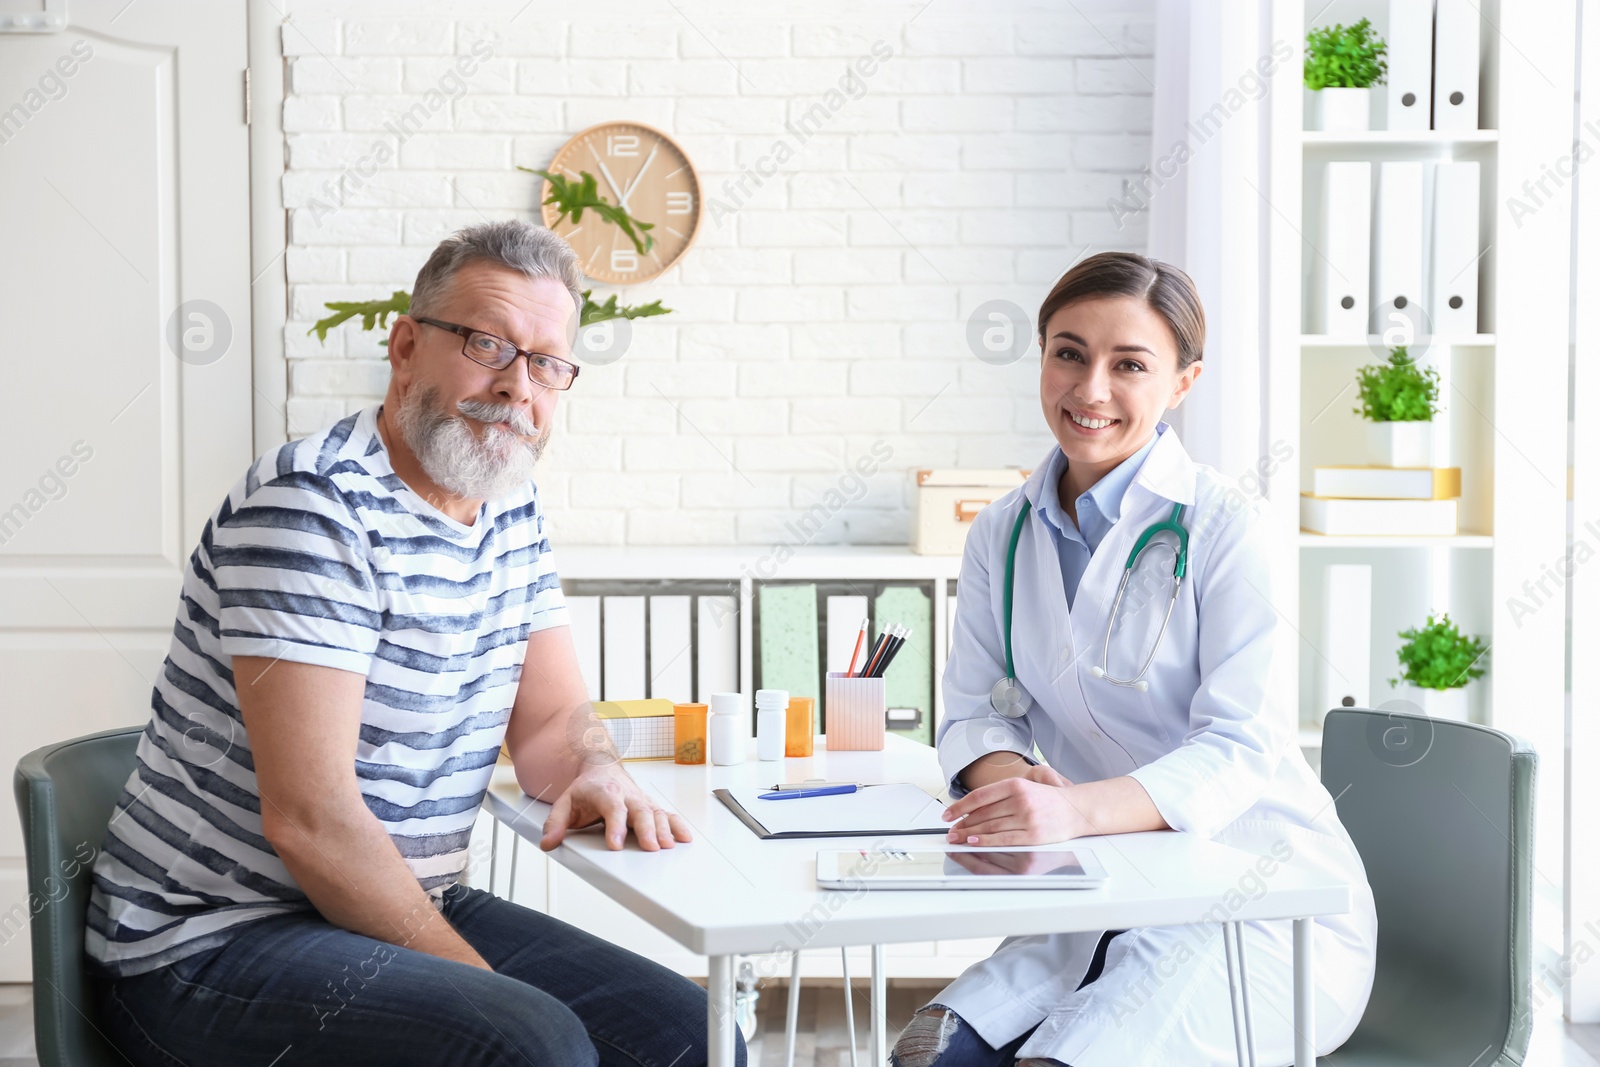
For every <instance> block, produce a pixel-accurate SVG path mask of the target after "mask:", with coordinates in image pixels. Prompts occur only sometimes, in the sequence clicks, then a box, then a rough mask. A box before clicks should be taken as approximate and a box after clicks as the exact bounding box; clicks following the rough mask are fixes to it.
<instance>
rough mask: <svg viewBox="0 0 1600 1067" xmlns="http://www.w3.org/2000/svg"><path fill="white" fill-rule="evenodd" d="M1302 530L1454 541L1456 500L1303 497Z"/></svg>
mask: <svg viewBox="0 0 1600 1067" xmlns="http://www.w3.org/2000/svg"><path fill="white" fill-rule="evenodd" d="M1300 528H1301V529H1302V530H1306V531H1308V532H1310V533H1319V534H1328V535H1332V536H1352V537H1386V536H1399V537H1454V536H1455V535H1456V501H1454V500H1347V499H1339V498H1335V497H1322V496H1312V495H1311V494H1310V493H1302V494H1300Z"/></svg>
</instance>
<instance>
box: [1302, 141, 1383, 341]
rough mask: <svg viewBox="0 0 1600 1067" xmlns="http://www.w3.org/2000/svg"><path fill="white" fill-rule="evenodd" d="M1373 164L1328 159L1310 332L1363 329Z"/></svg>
mask: <svg viewBox="0 0 1600 1067" xmlns="http://www.w3.org/2000/svg"><path fill="white" fill-rule="evenodd" d="M1371 219H1372V164H1371V163H1366V162H1360V163H1356V162H1336V163H1329V164H1328V169H1327V177H1326V180H1325V181H1324V183H1323V190H1322V234H1321V238H1322V248H1323V256H1322V257H1320V258H1319V260H1318V261H1317V263H1316V265H1315V269H1316V270H1318V271H1319V277H1320V284H1319V286H1318V294H1317V299H1316V302H1315V303H1314V305H1313V307H1314V308H1315V310H1316V312H1317V315H1316V320H1317V321H1315V322H1314V323H1313V324H1312V330H1313V331H1320V332H1322V333H1325V334H1329V335H1333V336H1340V337H1365V336H1366V333H1367V319H1368V318H1369V311H1368V308H1369V307H1370V305H1369V304H1368V291H1367V290H1368V277H1369V272H1370V266H1369V264H1370V262H1371V244H1370V235H1371Z"/></svg>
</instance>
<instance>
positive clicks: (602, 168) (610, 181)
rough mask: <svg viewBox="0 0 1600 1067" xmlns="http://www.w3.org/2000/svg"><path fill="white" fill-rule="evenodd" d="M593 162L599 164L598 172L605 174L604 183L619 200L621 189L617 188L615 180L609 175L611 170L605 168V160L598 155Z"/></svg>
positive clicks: (619, 205)
mask: <svg viewBox="0 0 1600 1067" xmlns="http://www.w3.org/2000/svg"><path fill="white" fill-rule="evenodd" d="M595 162H596V163H599V164H600V173H601V174H603V175H605V179H606V184H607V185H609V186H611V193H612V195H613V196H615V197H616V198H617V199H618V200H621V199H622V190H621V189H618V188H617V180H616V179H615V178H613V177H612V176H611V171H610V170H608V169H607V168H606V161H605V160H603V159H601V158H600V157H599V156H595ZM617 206H618V207H621V206H622V205H621V204H618V205H617Z"/></svg>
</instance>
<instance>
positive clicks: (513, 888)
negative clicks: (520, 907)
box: [506, 834, 522, 904]
mask: <svg viewBox="0 0 1600 1067" xmlns="http://www.w3.org/2000/svg"><path fill="white" fill-rule="evenodd" d="M521 845H522V835H521V834H512V835H511V879H510V883H509V884H508V885H507V886H506V899H507V900H509V901H511V903H513V904H515V903H516V902H517V849H518V848H519V847H521Z"/></svg>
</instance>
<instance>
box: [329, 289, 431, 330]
mask: <svg viewBox="0 0 1600 1067" xmlns="http://www.w3.org/2000/svg"><path fill="white" fill-rule="evenodd" d="M323 306H324V307H326V308H328V309H329V310H331V311H333V312H334V314H332V315H329V316H328V317H327V318H325V319H318V320H317V321H316V322H315V323H313V324H312V326H311V329H309V330H307V331H306V333H314V334H316V335H317V340H319V341H322V342H324V343H326V342H327V340H328V331H329V330H331V329H333V328H334V327H335V326H338V325H339V324H340V323H343V322H345V321H347V320H349V319H353V318H355V317H356V316H357V315H360V316H361V328H362V329H363V330H370V329H372V328H373V327H374V326H382V327H385V328H387V327H388V325H389V316H390V315H404V314H405V313H406V312H407V311H410V310H411V294H410V293H408V292H406V291H405V290H404V289H396V290H395V291H394V292H393V293H392V294H390V296H389V299H387V300H330V301H328V302H327V303H326V304H324V305H323Z"/></svg>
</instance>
